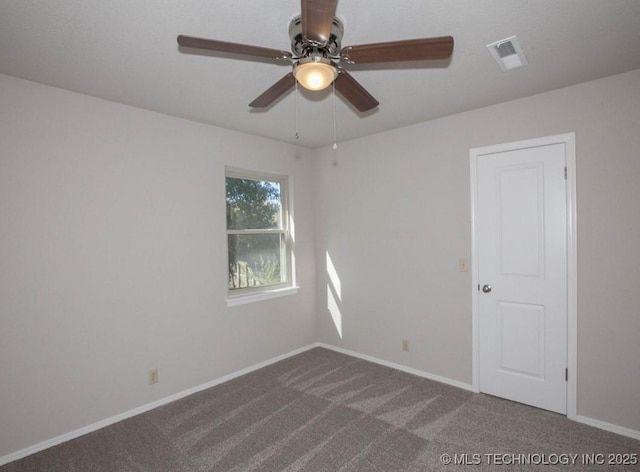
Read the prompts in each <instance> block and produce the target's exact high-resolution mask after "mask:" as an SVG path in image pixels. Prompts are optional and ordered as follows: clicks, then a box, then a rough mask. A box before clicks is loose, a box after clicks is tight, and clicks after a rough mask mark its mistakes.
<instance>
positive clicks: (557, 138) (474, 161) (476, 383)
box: [469, 133, 578, 421]
mask: <svg viewBox="0 0 640 472" xmlns="http://www.w3.org/2000/svg"><path fill="white" fill-rule="evenodd" d="M552 144H564V146H565V157H566V166H567V199H566V205H567V368H568V369H569V377H568V380H567V418H569V419H570V420H574V421H577V408H576V403H577V385H578V379H577V377H578V369H577V365H578V282H577V279H578V266H577V229H578V228H577V224H576V223H577V220H576V145H575V133H565V134H558V135H554V136H546V137H543V138H536V139H527V140H524V141H515V142H511V143H505V144H498V145H493V146H484V147H478V148H473V149H471V150H470V151H469V160H470V171H471V172H470V174H471V267H472V271H471V332H472V335H471V339H472V345H471V352H472V386H473V390H474V391H475V392H480V362H479V361H480V359H479V332H478V331H479V330H478V297H479V292H478V283H479V273H478V246H477V244H478V241H477V235H476V230H477V226H476V221H477V192H478V180H477V177H478V175H477V166H478V159H480V158H482V156H485V155H487V154H494V153H497V152H506V151H515V150H518V149H524V148H531V147H538V146H548V145H552Z"/></svg>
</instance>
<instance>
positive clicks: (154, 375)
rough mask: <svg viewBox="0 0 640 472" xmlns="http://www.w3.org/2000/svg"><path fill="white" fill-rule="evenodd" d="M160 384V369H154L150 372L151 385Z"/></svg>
mask: <svg viewBox="0 0 640 472" xmlns="http://www.w3.org/2000/svg"><path fill="white" fill-rule="evenodd" d="M157 383H158V369H152V370H150V371H149V385H153V384H157Z"/></svg>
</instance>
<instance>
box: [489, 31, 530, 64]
mask: <svg viewBox="0 0 640 472" xmlns="http://www.w3.org/2000/svg"><path fill="white" fill-rule="evenodd" d="M487 49H488V50H489V52H490V53H491V55H492V56H493V58H494V59H495V60H496V62H497V63H498V65H499V66H500V69H502V70H503V71H508V70H511V69H516V68H518V67H523V66H526V65H527V64H528V62H527V58H526V57H524V53H523V52H522V48H521V47H520V43H519V42H518V39H517V38H516V37H515V36H511V37H510V38H505V39H501V40H500V41H496V42H495V43H491V44H487Z"/></svg>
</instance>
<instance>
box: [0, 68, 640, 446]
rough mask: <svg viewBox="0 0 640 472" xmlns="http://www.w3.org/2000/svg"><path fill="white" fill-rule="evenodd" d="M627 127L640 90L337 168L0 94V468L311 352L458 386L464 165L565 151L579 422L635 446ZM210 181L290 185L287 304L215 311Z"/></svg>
mask: <svg viewBox="0 0 640 472" xmlns="http://www.w3.org/2000/svg"><path fill="white" fill-rule="evenodd" d="M639 125H640V71H635V72H630V73H626V74H622V75H618V76H614V77H610V78H607V79H603V80H599V81H595V82H590V83H585V84H581V85H577V86H574V87H570V88H567V89H562V90H558V91H554V92H550V93H546V94H543V95H538V96H534V97H530V98H526V99H522V100H517V101H513V102H509V103H505V104H501V105H498V106H494V107H489V108H483V109H480V110H476V111H472V112H468V113H463V114H459V115H454V116H450V117H447V118H443V119H440V120H435V121H432V122H428V123H423V124H419V125H415V126H411V127H407V128H403V129H399V130H395V131H392V132H388V133H384V134H379V135H375V136H371V137H368V138H364V139H361V140H355V141H351V142H347V143H343V144H340V147H339V148H338V150H337V151H333V150H332V149H329V148H327V149H321V150H306V149H298V148H296V147H294V146H291V145H287V144H283V143H278V142H274V141H270V140H266V139H262V138H257V137H252V136H247V135H243V134H240V133H234V132H230V131H225V130H222V129H218V128H214V127H210V126H205V125H201V124H197V123H192V122H188V121H184V120H180V119H177V118H172V117H168V116H164V115H160V114H156V113H151V112H147V111H143V110H139V109H135V108H130V107H125V106H122V105H118V104H114V103H110V102H106V101H102V100H98V99H94V98H91V97H86V96H82V95H78V94H73V93H69V92H65V91H62V90H59V89H55V88H50V87H45V86H41V85H38V84H34V83H30V82H26V81H22V80H19V79H14V78H11V77H7V76H2V75H0V146H1V148H0V149H1V153H0V224H1V225H2V227H1V228H2V231H0V424H1V425H2V428H0V457H2V456H3V455H7V454H10V453H12V452H15V451H17V450H20V449H22V448H26V447H29V446H31V445H34V444H37V443H39V442H42V441H45V440H48V439H50V438H53V437H55V436H57V435H61V434H64V433H68V432H70V431H73V430H76V429H78V428H82V427H84V426H87V425H89V424H91V423H94V422H97V421H100V420H103V419H105V418H109V417H111V416H114V415H117V414H119V413H123V412H126V411H128V410H130V409H133V408H136V407H139V406H141V405H145V404H148V403H150V402H153V401H154V400H158V399H161V398H164V397H166V396H169V395H171V394H174V393H177V392H181V391H184V390H186V389H189V388H192V387H194V386H197V385H200V384H202V383H205V382H209V381H211V380H214V379H217V378H219V377H221V376H224V375H226V374H229V373H232V372H235V371H237V370H239V369H242V368H245V367H248V366H251V365H254V364H256V363H259V362H261V361H264V360H267V359H270V358H273V357H275V356H278V355H280V354H283V353H286V352H289V351H291V350H293V349H296V348H298V347H301V346H305V345H308V344H310V343H312V342H315V341H322V342H325V343H329V344H333V345H335V346H338V347H343V348H346V349H351V350H354V351H357V352H360V353H362V354H368V355H372V356H376V357H378V358H380V359H384V360H387V361H392V362H397V363H400V364H403V365H405V366H407V367H413V368H416V369H420V370H423V371H426V372H430V373H432V374H435V375H440V376H442V377H446V378H449V379H452V380H455V381H459V382H463V383H470V382H471V297H470V293H471V292H470V289H471V287H470V276H469V273H461V272H459V271H458V259H459V258H460V257H466V258H469V257H470V247H471V242H470V231H471V229H470V201H469V149H470V148H472V147H477V146H484V145H489V144H496V143H502V142H508V141H514V140H520V139H527V138H534V137H540V136H546V135H552V134H558V133H564V132H570V131H575V132H576V139H577V161H578V162H577V173H578V176H577V180H578V251H579V255H578V264H579V267H578V270H579V280H578V285H579V286H578V291H579V293H578V297H579V300H578V310H579V313H578V323H579V324H578V350H579V357H578V363H579V382H578V414H579V415H583V416H586V417H589V418H594V419H598V420H602V421H605V422H608V423H612V424H616V425H620V426H624V427H627V428H631V429H634V430H636V431H639V430H640V411H638V408H637V399H638V397H639V396H640V363H639V362H638V360H639V359H640V343H639V342H638V339H640V315H639V314H638V309H639V307H640V291H639V290H638V286H639V283H638V281H639V280H640V273H639V272H640V245H638V241H639V240H640V185H639V184H638V180H639V178H640V159H639V158H638V154H639V152H638V151H639V150H640V133H638V130H639V129H640V126H639ZM225 165H232V166H236V167H245V168H254V169H256V170H263V171H267V172H279V173H287V174H290V175H292V176H293V182H294V199H295V216H296V221H295V223H296V224H295V227H296V267H297V274H298V282H299V284H300V286H301V289H300V291H299V293H298V295H294V296H288V297H283V298H279V299H274V300H268V301H265V302H261V303H256V304H249V305H242V306H238V307H234V308H227V307H226V305H225V284H226V269H225V268H226V244H225V231H224V221H225V219H224V218H225V217H224V166H225ZM327 254H329V256H330V258H331V260H332V262H333V265H334V267H335V275H334V277H333V278H334V279H336V278H338V279H339V282H338V281H337V280H333V281H332V282H329V278H328V276H327V271H326V260H327ZM316 271H317V272H316ZM328 283H332V284H334V285H336V284H337V285H338V286H339V288H340V290H339V294H338V293H337V291H336V289H335V287H334V288H333V289H331V291H332V292H331V296H332V298H333V301H332V303H333V304H334V305H333V306H332V308H333V310H334V312H336V309H337V310H339V311H340V316H341V317H342V321H341V330H342V336H343V337H342V339H341V338H340V337H339V336H338V334H337V330H336V327H335V324H334V321H333V318H332V316H331V314H330V313H329V312H328V309H327V301H328V298H327V296H328V292H327V284H328ZM316 287H317V288H316ZM338 295H339V296H338ZM334 314H336V313H334ZM402 338H408V339H409V340H410V349H411V350H410V352H409V353H403V352H402V351H401V349H400V347H401V339H402ZM154 367H157V368H159V370H160V383H158V384H157V385H155V386H149V385H147V371H148V370H149V369H151V368H154Z"/></svg>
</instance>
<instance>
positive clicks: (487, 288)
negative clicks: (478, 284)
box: [482, 285, 491, 293]
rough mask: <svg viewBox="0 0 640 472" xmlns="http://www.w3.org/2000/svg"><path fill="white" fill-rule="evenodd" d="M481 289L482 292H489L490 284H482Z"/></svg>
mask: <svg viewBox="0 0 640 472" xmlns="http://www.w3.org/2000/svg"><path fill="white" fill-rule="evenodd" d="M482 291H483V292H484V293H489V292H490V291H491V285H483V286H482Z"/></svg>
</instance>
